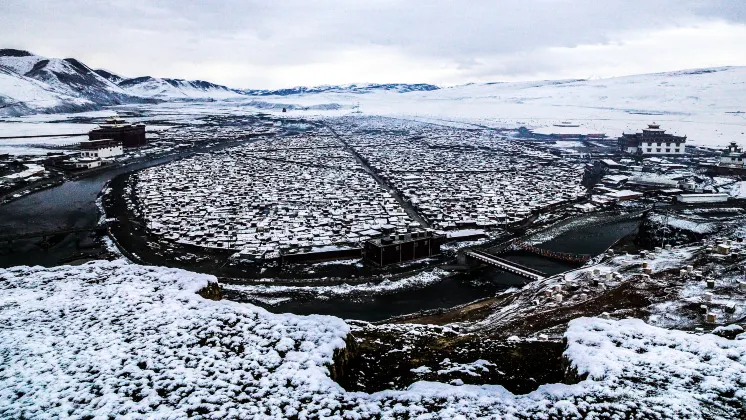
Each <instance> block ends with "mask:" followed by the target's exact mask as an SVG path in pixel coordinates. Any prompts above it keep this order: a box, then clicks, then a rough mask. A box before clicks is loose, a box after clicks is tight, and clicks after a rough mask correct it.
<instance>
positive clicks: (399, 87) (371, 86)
mask: <svg viewBox="0 0 746 420" xmlns="http://www.w3.org/2000/svg"><path fill="white" fill-rule="evenodd" d="M438 89H440V88H439V87H438V86H435V85H430V84H426V83H414V84H411V83H383V84H382V83H364V84H350V85H321V86H313V87H306V86H296V87H293V88H287V89H276V90H266V89H243V90H238V92H241V93H243V94H245V95H249V96H291V95H307V94H314V93H372V92H376V91H389V92H397V93H408V92H427V91H431V90H438Z"/></svg>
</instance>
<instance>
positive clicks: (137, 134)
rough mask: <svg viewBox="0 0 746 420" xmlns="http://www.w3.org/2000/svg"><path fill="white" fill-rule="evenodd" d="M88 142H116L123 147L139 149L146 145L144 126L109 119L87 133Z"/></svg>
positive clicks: (113, 118) (117, 119)
mask: <svg viewBox="0 0 746 420" xmlns="http://www.w3.org/2000/svg"><path fill="white" fill-rule="evenodd" d="M88 138H89V139H90V140H104V139H109V140H117V141H119V142H121V143H122V146H124V147H140V146H144V145H145V144H146V143H147V139H146V138H145V124H129V123H127V122H126V121H125V120H123V119H121V118H119V117H109V118H107V119H106V122H105V123H104V124H101V125H99V126H98V127H96V128H94V129H93V130H91V131H90V132H89V133H88Z"/></svg>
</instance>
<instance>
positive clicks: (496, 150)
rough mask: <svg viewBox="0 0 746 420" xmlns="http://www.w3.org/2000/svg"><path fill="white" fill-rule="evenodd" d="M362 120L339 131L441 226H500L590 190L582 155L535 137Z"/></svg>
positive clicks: (344, 124) (345, 123) (427, 217)
mask: <svg viewBox="0 0 746 420" xmlns="http://www.w3.org/2000/svg"><path fill="white" fill-rule="evenodd" d="M357 121H359V119H357V120H355V119H349V120H342V121H341V122H340V123H339V124H338V125H339V126H340V127H339V128H338V132H340V134H343V135H345V136H346V137H348V138H350V139H354V140H353V142H354V143H355V144H358V145H359V146H356V150H357V151H358V153H360V155H361V156H362V157H363V158H364V159H366V160H367V161H368V162H369V163H370V165H371V166H372V167H373V168H374V169H375V170H376V172H378V173H379V174H380V175H381V176H382V177H383V178H384V179H386V180H387V181H388V182H389V183H390V184H391V185H393V186H394V188H396V190H398V191H399V192H401V194H402V195H403V196H404V197H405V198H406V199H408V200H409V201H410V202H411V203H412V204H413V205H414V206H415V208H416V209H417V210H418V211H419V213H420V214H421V215H422V216H423V217H424V218H425V220H427V221H428V222H429V223H430V224H431V225H432V227H434V228H436V229H456V228H462V227H479V228H487V229H495V228H499V227H500V226H504V225H506V224H514V223H519V222H521V221H523V220H525V219H526V218H528V217H529V216H530V215H531V214H532V213H534V212H537V211H539V210H542V209H546V208H548V207H552V206H555V205H558V204H561V203H565V202H568V201H573V200H576V199H578V198H581V197H583V196H584V195H585V193H586V189H585V188H584V187H583V186H581V185H580V181H581V179H582V173H583V166H582V164H581V163H579V162H578V161H575V160H574V159H571V158H561V157H558V156H555V155H553V154H551V153H547V152H545V151H542V150H538V149H537V148H536V147H535V146H533V145H531V144H526V143H521V142H515V141H510V140H506V139H505V138H503V137H500V136H497V135H495V134H494V133H491V132H489V131H485V130H481V129H480V130H463V129H454V128H450V127H442V126H435V125H429V124H421V123H420V124H417V123H412V122H410V121H404V120H394V121H393V122H392V120H390V119H369V120H368V121H367V122H366V124H364V125H363V126H362V127H361V126H360V125H359V124H358V123H357ZM376 123H378V124H376ZM376 129H377V130H376ZM383 145H385V146H383Z"/></svg>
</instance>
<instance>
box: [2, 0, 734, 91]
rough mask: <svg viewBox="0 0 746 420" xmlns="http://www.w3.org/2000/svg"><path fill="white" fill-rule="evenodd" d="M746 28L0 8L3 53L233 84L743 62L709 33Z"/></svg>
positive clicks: (237, 10)
mask: <svg viewBox="0 0 746 420" xmlns="http://www.w3.org/2000/svg"><path fill="white" fill-rule="evenodd" d="M745 20H746V3H744V2H736V1H728V0H711V1H701V0H648V1H635V0H604V1H597V0H500V1H494V0H490V1H487V0H472V1H469V2H464V1H447V0H429V1H424V0H422V1H411V0H370V1H365V2H358V1H342V0H304V1H301V0H285V1H282V2H267V1H259V0H251V1H244V0H216V1H209V2H206V1H188V0H162V1H158V2H152V1H146V0H130V1H127V2H122V1H111V0H96V1H94V0H80V1H75V2H69V1H67V0H44V1H30V0H26V1H22V0H3V1H2V2H1V3H0V27H2V28H3V30H2V33H0V44H2V45H4V46H8V47H16V48H26V49H29V50H32V51H34V52H37V53H39V54H43V55H48V56H64V57H67V56H74V57H76V58H80V59H81V60H83V61H84V62H86V63H88V64H89V65H92V66H98V67H104V68H107V69H109V70H112V71H115V72H119V73H122V74H124V75H127V76H138V75H145V74H148V75H154V76H161V77H165V76H170V77H183V78H199V79H207V80H210V81H214V82H218V83H224V84H228V85H231V86H236V87H283V86H291V85H299V84H320V83H347V82H364V81H371V82H386V81H407V82H431V83H463V82H467V81H472V80H475V79H476V80H486V79H489V80H526V79H529V78H533V77H537V76H541V77H547V78H554V77H566V76H569V75H573V76H572V77H585V76H587V75H589V74H596V73H599V74H602V75H615V74H627V73H629V72H639V71H642V72H644V71H647V69H648V68H650V71H656V70H661V69H662V70H670V69H673V68H672V67H670V66H681V67H697V66H699V65H700V64H698V63H709V64H707V65H725V64H746V52H744V51H742V50H743V48H742V47H741V48H737V46H734V45H733V44H734V43H733V42H729V40H728V39H725V38H723V37H722V36H720V35H718V34H733V35H735V36H739V37H740V36H741V35H742V28H743V25H744V21H745ZM677 31H679V32H677ZM713 31H715V32H714V35H713ZM672 34H673V35H672ZM677 34H678V35H677ZM698 39H700V40H704V41H697V40H698ZM738 39H741V38H738ZM645 40H652V41H651V42H652V43H648V44H649V45H648V44H646V43H645V42H643V41H645ZM692 41H697V42H694V43H693V44H691V42H692ZM687 43H689V44H691V45H693V46H696V48H697V49H696V50H693V49H692V47H689V48H687ZM741 45H744V44H743V43H742V44H741ZM634 48H640V49H641V50H644V51H646V52H645V53H644V54H643V53H641V54H634ZM656 48H658V49H659V51H665V52H666V54H665V56H666V59H667V63H669V64H668V66H669V67H667V68H663V67H665V65H666V63H663V62H662V60H660V59H658V58H657V56H656V54H654V53H653V52H651V51H655V49H656ZM669 51H678V52H679V53H681V54H679V55H677V54H674V53H669Z"/></svg>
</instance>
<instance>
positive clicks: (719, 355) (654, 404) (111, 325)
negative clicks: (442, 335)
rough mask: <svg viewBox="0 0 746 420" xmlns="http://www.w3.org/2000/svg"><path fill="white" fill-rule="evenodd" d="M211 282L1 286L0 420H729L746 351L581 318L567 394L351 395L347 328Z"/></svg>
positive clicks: (74, 278) (424, 389)
mask: <svg viewBox="0 0 746 420" xmlns="http://www.w3.org/2000/svg"><path fill="white" fill-rule="evenodd" d="M214 282H216V280H215V278H214V277H211V276H206V275H201V274H194V273H190V272H186V271H182V270H176V269H165V268H156V267H142V266H136V265H130V264H127V263H125V262H123V261H114V262H105V261H98V262H92V263H88V264H84V265H82V266H77V267H71V266H63V267H56V268H41V267H33V268H30V267H16V268H11V269H3V270H0V290H2V293H0V355H2V356H1V357H2V360H1V361H2V366H3V369H2V370H0V417H3V418H56V417H69V418H107V417H112V416H113V417H127V418H185V417H188V416H193V417H199V418H318V417H323V418H351V419H352V418H355V419H360V418H381V417H383V418H405V417H408V418H498V417H500V418H546V417H555V418H557V417H562V418H579V417H593V416H595V417H599V416H603V417H615V416H618V417H620V418H621V417H625V414H631V413H634V414H635V415H636V416H639V417H646V418H700V417H706V418H737V417H739V416H740V415H742V414H743V412H744V411H743V410H744V401H745V400H746V391H744V389H746V388H745V387H746V367H744V363H746V336H745V335H743V334H742V335H741V336H739V337H738V338H737V339H736V340H727V339H724V338H720V337H717V336H713V335H693V334H688V333H685V332H681V331H675V330H665V329H661V328H656V327H651V326H648V325H646V324H644V323H643V322H641V321H639V320H634V319H630V320H623V321H611V320H601V319H594V318H580V319H577V320H575V321H572V322H571V323H570V326H569V329H568V331H567V333H566V338H567V343H568V345H567V350H566V352H565V356H566V358H567V359H568V361H569V364H570V366H571V367H572V368H574V369H575V370H576V373H577V375H580V376H581V377H586V379H585V380H582V381H581V382H579V383H577V384H574V385H564V384H549V385H542V386H541V387H539V389H538V390H536V391H534V392H531V393H529V394H526V395H514V394H512V393H510V392H508V391H506V390H505V389H504V388H503V387H501V386H452V385H446V384H441V383H433V382H418V383H415V384H413V385H412V386H411V387H410V388H409V389H408V390H405V391H383V392H378V393H374V394H367V393H361V392H356V393H352V392H346V391H345V390H344V389H342V388H341V387H340V386H339V385H337V384H336V383H335V382H333V381H332V380H331V379H330V377H329V372H328V370H327V367H326V365H329V364H330V363H332V358H333V353H334V351H335V349H341V348H343V347H344V346H345V342H344V339H345V337H346V335H347V333H348V327H347V325H346V324H345V323H344V322H343V321H342V320H340V319H337V318H333V317H327V316H295V315H290V314H283V315H276V314H271V313H269V312H267V311H265V310H263V309H260V308H257V307H255V306H252V305H248V304H240V303H235V302H229V301H211V300H206V299H203V298H202V297H200V296H198V295H197V294H196V292H197V291H198V290H200V289H202V288H204V287H205V286H207V285H208V284H210V283H214Z"/></svg>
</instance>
